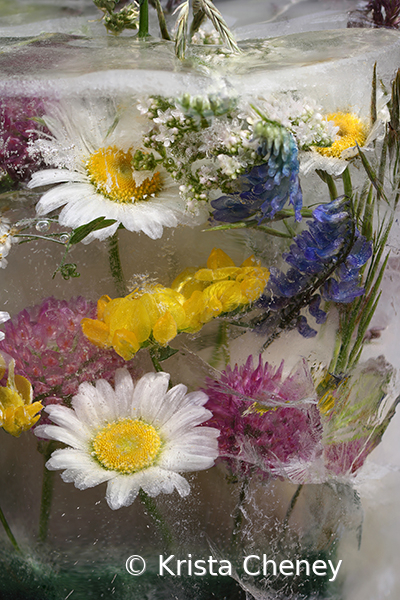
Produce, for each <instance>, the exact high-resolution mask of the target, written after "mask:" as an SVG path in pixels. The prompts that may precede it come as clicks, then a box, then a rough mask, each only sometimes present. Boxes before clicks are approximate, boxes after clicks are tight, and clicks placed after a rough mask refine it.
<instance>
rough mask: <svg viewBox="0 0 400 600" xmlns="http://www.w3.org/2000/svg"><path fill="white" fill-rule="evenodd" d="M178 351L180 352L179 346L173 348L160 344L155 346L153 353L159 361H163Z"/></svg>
mask: <svg viewBox="0 0 400 600" xmlns="http://www.w3.org/2000/svg"><path fill="white" fill-rule="evenodd" d="M177 352H179V350H178V349H177V348H171V346H165V347H164V346H159V347H156V348H153V354H154V355H155V357H156V358H157V360H158V361H159V362H163V360H167V358H171V356H174V354H176V353H177Z"/></svg>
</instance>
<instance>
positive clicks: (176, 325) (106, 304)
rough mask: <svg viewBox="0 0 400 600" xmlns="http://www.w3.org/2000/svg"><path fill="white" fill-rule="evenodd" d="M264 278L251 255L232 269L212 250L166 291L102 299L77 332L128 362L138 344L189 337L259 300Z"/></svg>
mask: <svg viewBox="0 0 400 600" xmlns="http://www.w3.org/2000/svg"><path fill="white" fill-rule="evenodd" d="M268 278H269V271H268V269H265V268H264V267H261V265H260V264H259V262H258V261H257V260H256V258H255V257H254V256H250V257H249V258H247V259H246V260H245V261H244V262H243V263H242V265H241V266H240V267H237V266H236V265H235V263H234V262H233V260H232V259H231V258H230V257H229V256H228V255H227V254H226V253H225V252H224V251H223V250H220V249H219V248H214V249H213V250H212V252H211V254H210V256H209V258H208V260H207V267H201V268H199V269H196V268H194V267H189V268H187V269H185V270H184V271H183V272H182V273H180V274H179V275H178V276H177V277H176V278H175V279H174V281H173V282H172V285H171V287H164V286H162V285H154V286H152V287H151V288H148V289H146V290H145V291H140V290H138V289H135V290H134V291H133V292H131V293H130V294H129V295H128V296H126V297H125V298H115V300H111V299H110V298H109V297H108V296H102V297H101V298H100V300H99V301H98V315H97V320H93V319H84V320H83V321H82V328H83V332H84V334H85V335H86V337H87V338H88V339H89V340H90V341H91V342H93V343H94V344H96V345H98V346H102V347H107V346H108V347H109V346H113V347H114V349H115V351H116V352H117V353H118V354H120V356H123V357H124V358H125V359H126V360H129V359H130V358H132V356H134V354H135V353H136V352H137V351H138V350H139V349H140V348H141V347H142V346H144V345H145V346H146V345H148V344H149V343H151V342H153V343H156V344H158V345H160V346H165V345H167V344H168V343H169V342H170V341H171V340H172V339H173V338H174V337H175V336H176V335H177V334H178V333H180V332H187V333H195V332H197V331H199V330H200V329H201V328H202V327H203V325H205V324H206V323H208V322H210V321H212V320H213V319H215V318H217V317H219V316H220V315H221V314H224V313H230V312H233V311H236V310H237V309H241V308H243V307H245V306H248V305H249V304H250V303H251V302H254V301H255V300H257V299H258V298H259V297H260V295H261V294H262V292H263V290H264V287H265V284H266V283H267V281H268Z"/></svg>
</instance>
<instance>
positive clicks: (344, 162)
mask: <svg viewBox="0 0 400 600" xmlns="http://www.w3.org/2000/svg"><path fill="white" fill-rule="evenodd" d="M326 119H327V120H328V121H330V122H332V123H333V124H334V125H336V126H337V129H338V131H337V133H336V136H335V139H334V141H333V143H332V144H331V145H330V146H327V147H325V148H322V147H321V148H315V149H312V150H311V152H303V153H302V155H301V160H300V169H301V172H302V173H303V174H304V175H308V174H309V173H310V172H313V171H315V170H317V169H319V170H321V171H325V172H326V173H328V174H329V175H332V176H333V177H338V176H339V175H341V174H342V173H343V171H344V170H345V169H346V168H347V166H348V161H349V160H350V159H352V158H355V157H357V156H358V148H359V147H362V148H363V151H364V150H369V149H371V148H372V142H374V141H375V140H377V139H380V138H381V137H383V135H384V133H385V123H386V122H387V121H388V119H389V112H388V110H387V107H386V105H383V106H382V108H381V109H380V110H379V112H378V119H377V120H376V122H375V124H374V125H373V127H369V126H368V125H367V123H366V122H364V121H363V120H362V119H361V118H360V117H358V115H356V114H354V113H346V112H337V113H331V114H329V115H327V116H326Z"/></svg>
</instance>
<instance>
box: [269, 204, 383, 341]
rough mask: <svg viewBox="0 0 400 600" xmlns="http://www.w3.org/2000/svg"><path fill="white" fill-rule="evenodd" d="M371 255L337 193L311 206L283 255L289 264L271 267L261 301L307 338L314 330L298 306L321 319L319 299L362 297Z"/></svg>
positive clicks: (366, 242)
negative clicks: (310, 215)
mask: <svg viewBox="0 0 400 600" xmlns="http://www.w3.org/2000/svg"><path fill="white" fill-rule="evenodd" d="M371 254H372V243H371V242H370V241H368V240H367V239H366V238H365V237H364V236H363V235H361V233H360V232H359V231H358V229H357V227H356V226H355V223H354V220H353V218H352V216H351V214H350V213H349V211H348V201H347V200H346V199H345V198H344V197H340V198H337V199H336V200H333V201H332V202H330V203H328V204H322V205H320V206H318V207H317V208H316V209H315V210H314V211H313V220H312V221H311V222H309V223H308V228H307V229H306V230H305V231H303V232H302V233H300V234H299V235H298V236H297V237H296V238H294V240H293V244H292V245H291V247H290V250H289V252H288V253H286V254H284V255H283V258H284V259H285V260H286V262H287V263H288V264H289V265H290V268H289V269H288V271H287V272H286V273H283V272H281V271H279V270H278V269H274V268H271V277H270V280H269V291H270V292H271V297H269V298H267V297H263V299H262V300H261V305H262V306H264V307H268V309H269V311H272V312H275V313H276V311H279V312H280V320H281V321H282V320H285V318H286V320H287V319H289V320H290V323H289V326H292V327H293V326H296V327H297V328H298V330H299V331H300V333H301V334H302V335H304V336H305V337H311V336H313V335H316V333H317V332H316V331H315V330H314V329H312V328H311V327H310V326H309V325H308V323H307V319H306V317H305V316H303V315H301V316H299V311H300V310H301V309H302V308H304V307H305V306H308V310H309V312H310V314H311V315H312V316H313V317H314V319H315V320H316V323H317V324H320V323H323V322H324V321H325V318H326V313H325V312H324V311H323V310H322V309H321V308H320V303H321V299H324V300H328V301H332V302H338V303H349V302H352V301H353V300H354V299H355V298H357V297H358V296H361V295H362V294H363V293H364V288H362V287H360V268H361V267H362V266H363V265H364V264H365V263H366V262H367V260H368V259H369V258H370V257H371ZM271 298H272V299H273V301H272V300H271ZM296 303H297V304H296ZM297 305H298V306H297ZM293 306H297V310H295V311H294V310H293ZM290 317H292V318H290ZM274 321H275V323H276V316H275V318H274ZM264 329H265V328H264Z"/></svg>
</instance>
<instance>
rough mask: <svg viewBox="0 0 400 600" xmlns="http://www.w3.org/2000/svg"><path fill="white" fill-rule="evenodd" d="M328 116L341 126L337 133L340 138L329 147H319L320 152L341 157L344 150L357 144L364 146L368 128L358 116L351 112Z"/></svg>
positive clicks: (328, 118) (337, 125) (329, 119)
mask: <svg viewBox="0 0 400 600" xmlns="http://www.w3.org/2000/svg"><path fill="white" fill-rule="evenodd" d="M326 118H327V120H328V121H333V122H334V123H335V125H336V127H339V131H338V133H337V135H338V136H339V138H338V139H337V140H335V141H334V142H333V144H332V146H329V147H328V148H317V150H318V152H319V153H320V154H323V155H324V156H334V157H336V158H340V155H341V154H342V152H343V150H347V148H353V147H354V146H355V145H356V144H358V145H359V146H364V144H365V140H366V137H367V136H366V128H365V125H364V124H363V122H362V121H361V120H360V119H359V118H358V117H356V116H355V115H352V114H350V113H332V114H330V115H327V117H326Z"/></svg>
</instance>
